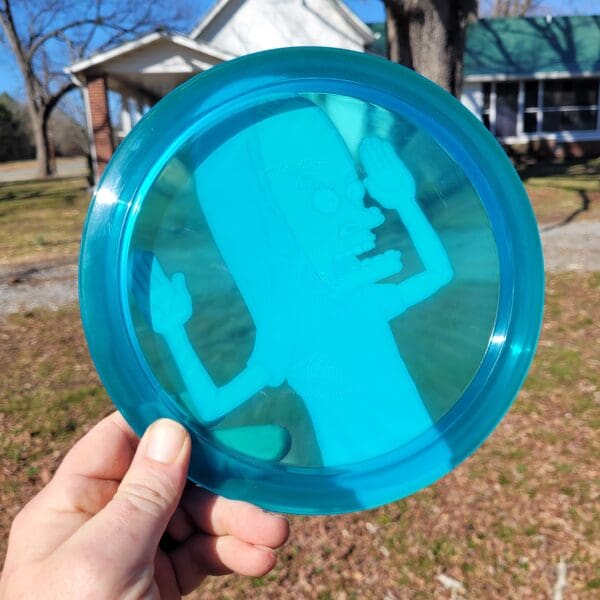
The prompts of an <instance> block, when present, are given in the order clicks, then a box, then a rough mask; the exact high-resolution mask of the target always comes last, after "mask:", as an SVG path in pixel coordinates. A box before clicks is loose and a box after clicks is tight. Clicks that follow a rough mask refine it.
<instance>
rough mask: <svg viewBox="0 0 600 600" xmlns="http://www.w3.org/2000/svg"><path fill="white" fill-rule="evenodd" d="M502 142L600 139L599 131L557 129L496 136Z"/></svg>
mask: <svg viewBox="0 0 600 600" xmlns="http://www.w3.org/2000/svg"><path fill="white" fill-rule="evenodd" d="M497 139H498V140H499V141H500V142H502V143H503V144H526V143H527V142H535V141H541V140H549V141H554V142H596V141H600V131H557V132H555V133H543V132H540V133H523V134H521V135H511V136H507V137H499V138H497Z"/></svg>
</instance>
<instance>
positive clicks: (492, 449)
mask: <svg viewBox="0 0 600 600" xmlns="http://www.w3.org/2000/svg"><path fill="white" fill-rule="evenodd" d="M599 294H600V275H599V274H592V275H575V274H568V275H560V276H558V275H557V276H551V277H550V278H549V281H548V307H547V311H546V323H545V326H544V332H543V336H542V340H541V343H540V348H539V352H538V355H537V358H536V361H535V363H534V366H533V368H532V371H531V374H530V376H529V378H528V381H527V384H526V386H525V389H524V390H523V391H522V393H521V394H520V396H519V398H518V400H517V402H516V405H515V406H514V408H513V409H512V410H511V411H510V413H509V414H508V416H507V417H506V418H505V420H504V421H503V422H502V424H501V425H500V427H499V428H498V430H497V431H496V432H495V433H494V435H493V436H492V437H491V438H490V439H489V440H488V441H487V442H486V443H485V444H484V446H483V447H482V448H481V449H480V450H479V451H478V452H477V453H476V454H475V455H474V456H473V457H472V458H470V459H469V460H468V461H466V463H464V464H463V465H462V466H460V467H459V468H458V469H457V470H456V471H454V472H453V473H452V474H450V475H449V476H447V477H446V478H444V479H443V480H441V481H440V482H438V483H437V484H436V485H434V486H432V487H431V488H428V489H426V490H423V491H422V492H420V493H419V494H417V495H415V496H413V497H411V498H409V499H407V500H403V501H400V502H397V503H394V504H391V505H389V506H386V507H383V508H380V509H378V510H373V511H369V512H365V513H360V514H355V515H349V516H344V517H331V518H312V519H301V518H294V519H293V535H292V539H291V541H290V542H289V544H288V545H287V546H286V547H285V548H284V549H283V551H282V554H281V557H282V558H281V561H280V564H279V566H278V567H277V569H276V570H275V572H274V573H272V574H271V575H268V576H267V577H265V578H262V579H253V580H244V579H241V578H235V577H231V578H226V579H222V580H213V581H211V582H210V583H209V584H208V589H210V590H211V592H212V594H214V596H212V597H219V598H220V597H229V598H256V597H261V598H263V597H264V598H281V597H286V598H287V597H289V598H296V597H301V596H302V597H307V598H308V597H309V598H317V597H318V598H323V599H325V598H338V597H339V598H344V597H345V598H352V597H356V598H383V597H384V595H385V593H386V591H387V590H391V591H393V593H394V596H393V597H396V598H431V597H433V596H434V595H436V594H438V595H439V594H441V592H442V588H441V587H440V584H439V582H438V581H437V579H436V577H437V575H438V574H439V573H446V574H448V575H450V576H452V577H455V578H456V579H459V580H460V581H462V582H463V583H464V585H465V586H466V589H467V590H468V597H472V598H486V599H487V598H528V597H531V598H534V597H535V598H540V597H548V594H549V590H550V589H551V587H552V585H553V582H554V580H555V573H554V568H555V565H556V563H557V562H558V561H559V560H560V559H561V558H564V560H565V561H566V562H567V565H568V581H569V589H568V592H567V593H568V595H567V597H575V596H577V597H579V598H585V597H589V598H592V597H593V596H594V593H597V588H598V587H600V579H599V578H598V571H597V569H598V568H599V567H600V548H599V547H598V545H597V540H598V539H599V536H600V514H599V508H600V507H599V506H598V502H597V498H598V492H599V489H598V485H597V484H598V481H597V478H598V468H597V459H598V455H599V454H600V435H599V431H598V429H599V428H600V410H599V407H598V405H599V400H600V358H599V357H600V341H599V340H600V330H599V326H598V323H599V322H600V314H599V310H600V308H599V304H598V296H599ZM0 340H1V343H0V364H2V365H10V368H4V369H3V374H2V387H1V388H0V404H1V405H2V407H3V409H2V418H1V420H0V456H1V459H0V469H1V473H2V477H1V478H0V505H2V507H3V511H2V513H0V539H1V540H2V542H0V544H1V549H0V556H1V555H2V551H3V548H4V543H5V538H6V533H7V530H8V526H9V523H10V520H11V519H12V517H13V516H14V514H15V513H16V511H17V510H18V509H19V507H20V506H21V505H22V504H23V503H24V502H25V501H26V500H27V499H28V498H29V497H30V496H31V495H32V494H33V493H34V492H35V491H36V490H37V489H39V488H40V487H41V486H42V485H43V484H44V483H45V482H46V481H48V479H49V477H50V476H51V473H52V472H53V471H54V469H55V468H56V466H57V464H58V462H59V460H60V458H61V457H62V456H63V454H64V453H65V451H66V450H67V448H68V447H69V446H70V445H71V444H72V443H73V441H74V440H75V439H76V438H78V437H79V436H80V435H81V434H82V432H84V431H85V430H87V429H88V428H89V427H90V426H91V425H92V424H93V423H94V422H96V421H97V420H98V419H99V418H100V417H101V416H103V415H104V414H106V413H108V412H109V411H110V410H111V407H110V403H109V401H108V399H107V397H106V395H105V393H104V391H103V388H102V387H101V385H100V383H99V381H98V379H97V377H96V374H95V371H94V369H93V367H92V365H91V363H90V360H89V358H88V354H87V351H86V348H85V344H84V341H83V336H82V332H81V328H80V325H79V318H78V314H77V310H76V309H75V308H68V309H64V310H61V311H59V312H58V313H50V312H46V311H34V312H29V313H26V314H18V315H13V316H11V317H10V318H8V319H7V320H4V321H0ZM594 590H596V592H594ZM342 591H344V592H345V593H346V596H343V595H339V594H340V592H342ZM438 597H439V596H438Z"/></svg>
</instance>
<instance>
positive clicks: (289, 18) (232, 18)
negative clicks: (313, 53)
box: [197, 0, 365, 55]
mask: <svg viewBox="0 0 600 600" xmlns="http://www.w3.org/2000/svg"><path fill="white" fill-rule="evenodd" d="M197 39H198V40H202V41H203V42H206V43H209V44H211V45H212V46H214V47H216V48H219V49H221V50H225V51H226V52H229V53H231V54H236V55H241V54H248V53H250V52H258V51H260V50H268V49H270V48H282V47H285V46H333V47H337V48H346V49H348V50H358V51H362V50H364V44H365V38H364V36H363V35H361V34H360V32H359V31H357V29H356V28H355V27H353V26H352V25H351V24H350V23H349V22H348V20H347V18H345V16H344V15H343V14H342V13H341V12H340V10H339V8H338V7H337V6H336V3H335V0H231V1H230V2H228V3H227V4H226V5H225V6H224V8H223V9H222V10H221V11H220V13H219V14H218V15H217V16H216V17H215V18H214V19H213V20H212V21H211V22H210V24H209V25H208V26H207V27H206V28H205V29H204V30H203V31H201V32H200V34H199V35H198V38H197Z"/></svg>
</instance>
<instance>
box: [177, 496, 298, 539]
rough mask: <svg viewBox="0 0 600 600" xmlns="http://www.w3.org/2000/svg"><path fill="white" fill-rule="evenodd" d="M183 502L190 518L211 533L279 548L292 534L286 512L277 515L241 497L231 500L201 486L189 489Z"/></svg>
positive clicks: (197, 525) (200, 527)
mask: <svg viewBox="0 0 600 600" xmlns="http://www.w3.org/2000/svg"><path fill="white" fill-rule="evenodd" d="M181 505H182V506H183V508H184V510H185V511H186V513H187V514H188V516H189V517H190V520H191V521H192V522H193V523H194V525H196V527H198V528H199V529H200V530H202V531H204V532H205V533H208V534H210V535H217V536H222V535H233V536H235V537H237V538H239V539H241V540H243V541H245V542H248V543H249V544H255V545H261V546H268V547H270V548H278V547H279V546H281V545H283V544H284V543H285V542H286V540H287V538H288V536H289V534H290V525H289V522H288V520H287V518H286V517H285V516H284V515H276V514H271V513H267V512H265V511H263V510H262V509H260V508H258V507H257V506H254V505H253V504H249V503H248V502H241V501H239V500H229V499H227V498H223V497H222V496H216V495H215V494H212V493H211V492H209V491H207V490H205V489H202V488H199V487H196V486H194V487H190V488H188V489H187V490H186V491H185V492H184V494H183V497H182V500H181Z"/></svg>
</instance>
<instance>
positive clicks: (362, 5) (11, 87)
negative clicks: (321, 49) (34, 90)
mask: <svg viewBox="0 0 600 600" xmlns="http://www.w3.org/2000/svg"><path fill="white" fill-rule="evenodd" d="M345 1H346V4H348V6H350V7H351V8H352V9H353V10H354V11H355V12H356V13H357V14H358V15H359V16H360V17H361V19H363V21H366V22H367V23H373V22H377V21H383V20H384V11H383V3H382V2H381V0H345ZM213 2H214V0H196V1H195V2H194V5H195V6H196V7H197V9H198V17H200V15H201V14H202V13H203V12H205V11H206V10H207V8H208V7H209V6H210V5H211V4H213ZM480 2H481V4H482V5H484V6H485V4H486V0H480ZM544 11H545V12H548V13H551V14H555V15H559V14H592V13H598V12H600V10H599V8H598V0H545V1H544V3H543V9H542V12H544ZM5 91H6V92H8V93H9V94H11V95H12V96H14V97H16V98H22V97H23V85H22V81H21V76H20V74H19V71H18V69H17V66H16V64H15V62H14V60H13V58H12V55H11V53H10V51H9V50H8V49H7V48H6V46H5V45H4V44H1V43H0V93H2V92H5Z"/></svg>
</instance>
